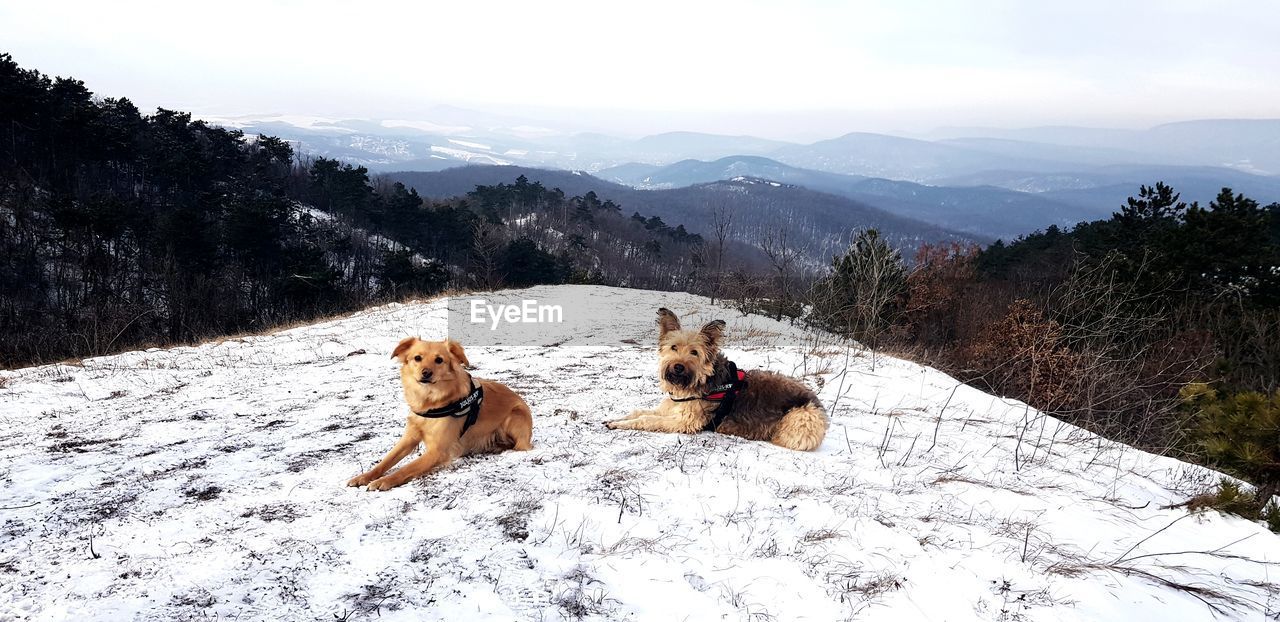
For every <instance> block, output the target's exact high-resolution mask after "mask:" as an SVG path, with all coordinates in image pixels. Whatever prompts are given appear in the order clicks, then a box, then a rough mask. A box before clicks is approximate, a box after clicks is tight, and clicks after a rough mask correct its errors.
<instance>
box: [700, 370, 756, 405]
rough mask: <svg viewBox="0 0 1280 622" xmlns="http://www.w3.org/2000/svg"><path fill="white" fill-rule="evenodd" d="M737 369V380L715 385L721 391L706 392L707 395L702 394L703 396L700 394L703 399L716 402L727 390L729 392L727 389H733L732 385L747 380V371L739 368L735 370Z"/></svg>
mask: <svg viewBox="0 0 1280 622" xmlns="http://www.w3.org/2000/svg"><path fill="white" fill-rule="evenodd" d="M737 371H738V380H737V382H731V383H729V384H728V385H721V386H718V387H716V388H717V389H722V390H721V391H718V392H716V393H709V394H707V395H704V396H702V399H704V400H708V401H711V402H718V401H720V400H722V399H724V396H725V395H726V394H728V392H729V391H731V390H733V389H734V387H736V386H738V385H740V384H742V383H744V382H746V380H747V372H745V371H742V370H741V369H739V370H737Z"/></svg>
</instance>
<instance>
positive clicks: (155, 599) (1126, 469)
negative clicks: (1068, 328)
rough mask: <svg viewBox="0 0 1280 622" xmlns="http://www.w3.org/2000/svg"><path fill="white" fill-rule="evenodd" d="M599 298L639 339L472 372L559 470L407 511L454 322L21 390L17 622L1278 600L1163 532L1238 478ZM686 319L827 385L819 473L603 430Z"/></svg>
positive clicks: (1264, 534) (112, 365)
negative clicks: (397, 466)
mask: <svg viewBox="0 0 1280 622" xmlns="http://www.w3.org/2000/svg"><path fill="white" fill-rule="evenodd" d="M550 289H552V288H535V289H533V290H526V291H523V292H515V293H511V292H508V293H504V295H506V296H511V297H517V296H523V297H528V298H538V297H539V296H547V295H549V294H551V293H552V292H551V291H549V290H550ZM555 293H557V294H560V295H564V294H565V292H564V291H557V292H555ZM573 293H574V294H576V295H578V296H580V299H582V300H584V301H590V302H589V304H591V305H595V306H596V307H597V308H598V309H599V314H598V317H599V320H598V325H597V326H595V327H593V328H592V332H595V331H599V332H607V333H611V334H614V335H616V338H617V343H616V344H614V345H612V346H607V347H606V346H579V345H575V344H574V342H573V340H570V341H569V342H566V343H563V344H560V345H554V346H553V345H548V346H546V347H540V348H515V347H493V348H480V347H472V348H469V351H468V352H469V354H470V358H471V360H472V361H473V362H474V363H475V364H476V365H477V366H478V367H479V368H480V369H479V371H478V372H477V375H480V376H482V377H488V378H494V379H499V380H502V381H504V382H507V383H508V384H510V385H511V386H512V387H514V388H516V389H517V390H519V391H521V392H522V393H523V394H524V395H525V397H526V398H527V399H528V401H529V402H530V404H531V405H532V406H533V410H534V418H535V428H534V444H535V446H536V447H535V449H534V450H533V451H530V452H526V453H511V452H508V453H505V454H500V455H496V456H486V457H477V458H467V459H463V460H462V461H460V462H458V463H456V464H455V465H454V466H453V467H451V468H449V469H447V470H444V471H441V472H439V473H437V474H435V475H432V476H430V477H428V478H426V479H424V480H420V481H417V482H412V483H410V484H408V485H406V486H404V487H401V488H398V489H395V490H393V491H390V492H385V493H371V492H366V491H364V490H358V489H353V488H346V487H344V486H343V483H344V482H345V481H346V479H347V478H349V477H351V476H353V475H356V474H357V473H359V472H360V471H361V470H362V469H363V468H365V467H367V466H369V465H370V464H372V463H373V462H374V461H376V460H377V459H378V458H380V457H381V455H382V453H383V452H384V451H386V450H387V449H388V448H389V447H390V446H391V444H392V442H393V441H394V440H395V439H396V438H397V436H398V435H399V432H400V430H401V427H402V425H403V417H404V416H405V415H406V408H405V406H404V404H403V403H402V401H401V398H400V395H399V385H398V382H397V377H396V373H395V366H394V364H393V362H392V361H391V360H390V359H389V358H388V355H389V352H390V350H391V348H392V347H393V346H394V344H395V342H396V341H397V340H399V339H400V338H402V337H404V336H406V335H414V334H420V335H422V336H424V337H427V338H438V337H441V336H442V335H443V334H444V331H445V316H444V313H445V307H444V305H443V303H442V302H440V301H436V302H431V303H414V304H404V305H398V304H397V305H389V306H385V307H379V308H375V309H370V310H366V311H364V312H360V313H356V314H354V315H351V316H349V317H345V318H342V319H338V320H333V321H327V322H323V323H319V324H316V325H312V326H306V327H301V328H296V329H292V330H287V331H283V332H280V333H276V334H273V335H267V336H255V337H246V338H242V339H231V340H227V341H224V342H221V343H212V344H207V345H202V346H199V347H189V348H175V349H170V350H151V351H147V352H135V353H127V354H122V355H118V356H110V357H103V358H97V359H90V360H86V361H84V362H83V363H82V364H78V365H55V366H46V367H39V368H31V369H25V370H19V371H15V372H0V374H2V375H0V383H3V388H0V491H2V500H0V506H2V507H3V508H4V509H3V510H0V520H3V529H2V530H0V619H35V620H60V619H150V620H170V619H191V618H200V619H213V618H218V619H226V618H230V619H239V620H268V619H297V620H342V619H345V620H365V619H379V620H559V619H578V618H584V617H585V618H588V619H619V620H844V619H856V620H936V621H942V620H949V621H961V620H1099V619H1116V620H1122V619H1123V620H1138V619H1159V620H1162V621H1173V620H1207V619H1215V618H1220V619H1250V620H1260V619H1264V617H1266V616H1273V615H1275V612H1276V611H1277V609H1280V603H1277V602H1275V596H1276V591H1275V589H1276V588H1275V587H1274V586H1273V585H1271V584H1270V582H1269V572H1270V570H1269V565H1270V564H1271V563H1274V562H1276V561H1280V540H1277V538H1276V537H1275V536H1274V535H1272V534H1271V533H1270V532H1268V531H1266V530H1265V529H1264V528H1263V527H1261V526H1259V525H1256V524H1253V523H1249V522H1247V521H1244V520H1241V519H1238V518H1231V517H1224V516H1222V515H1219V514H1216V513H1208V514H1197V515H1188V514H1186V513H1185V512H1184V511H1181V510H1162V509H1159V508H1160V507H1161V506H1162V505H1166V504H1171V503H1177V502H1180V501H1182V500H1184V499H1185V498H1186V496H1188V495H1189V494H1191V493H1194V492H1198V491H1199V490H1201V489H1202V488H1203V487H1204V486H1205V485H1207V483H1209V482H1211V481H1214V480H1215V478H1216V477H1217V476H1216V474H1214V473H1212V472H1210V471H1207V470H1204V469H1200V468H1197V467H1193V466H1189V465H1186V464H1183V463H1180V462H1177V461H1174V460H1171V459H1166V458H1160V457H1156V456H1152V455H1149V454H1145V453H1142V452H1139V451H1135V450H1133V449H1130V448H1127V447H1124V446H1120V445H1116V444H1113V443H1109V442H1106V441H1103V440H1100V439H1098V438H1096V437H1093V436H1092V435H1090V434H1087V433H1085V432H1083V431H1080V430H1078V429H1075V428H1072V427H1070V426H1067V425H1063V424H1061V423H1059V422H1057V421H1056V420H1053V419H1051V418H1047V417H1043V416H1039V415H1037V413H1035V411H1032V410H1029V409H1028V408H1026V407H1025V406H1024V405H1022V404H1020V403H1013V402H1007V401H1003V400H1001V399H998V398H995V397H992V396H990V395H987V394H984V393H982V392H980V391H977V390H974V389H971V388H968V387H964V386H959V387H957V385H956V383H955V382H954V381H953V380H952V379H951V378H949V377H948V376H946V375H944V374H942V373H939V372H937V371H934V370H931V369H927V368H924V367H921V366H918V365H915V364H912V363H908V362H904V361H900V360H896V359H892V358H887V357H883V356H878V357H875V358H872V357H869V356H867V355H864V354H862V353H859V352H856V351H853V352H851V351H849V350H846V349H844V348H842V347H839V346H837V345H834V344H832V343H829V342H827V341H826V340H825V339H824V338H823V337H822V336H821V335H812V334H806V333H803V332H802V331H800V330H798V329H793V328H791V327H788V326H785V325H782V324H776V323H774V322H772V321H770V320H767V319H764V318H759V317H755V316H749V317H744V316H741V315H740V314H737V313H735V312H732V311H729V310H726V309H723V308H713V307H711V306H709V305H708V304H707V302H706V301H705V300H704V299H701V298H698V297H694V296H689V295H683V294H661V293H657V292H644V291H635V290H620V289H610V288H585V287H584V288H579V289H577V290H575V291H574V292H573ZM584 304H588V303H584ZM659 305H666V306H668V307H670V308H672V309H674V310H675V311H676V312H677V313H679V314H681V315H682V316H684V315H685V314H686V313H696V315H695V316H694V317H695V318H700V319H702V320H705V319H710V318H711V317H712V316H718V317H722V318H724V319H726V320H727V321H728V322H729V329H730V332H729V336H728V342H727V344H726V351H727V353H728V354H729V355H730V356H731V357H732V358H733V359H734V360H735V361H736V362H737V363H738V364H739V365H740V366H747V367H764V368H769V369H774V370H778V371H783V372H786V373H790V374H794V375H796V376H800V377H803V378H804V379H805V380H806V381H807V382H809V383H811V384H813V385H814V386H815V387H820V388H821V395H822V397H823V399H824V401H825V402H826V403H827V405H828V406H829V407H830V408H831V410H832V411H833V422H832V427H831V430H830V433H829V435H828V437H827V440H826V442H825V443H824V444H823V446H822V447H821V448H820V450H819V451H818V452H816V453H813V454H802V453H796V452H792V451H788V450H785V449H781V448H778V447H774V446H771V445H768V444H765V443H758V442H746V441H742V440H740V439H735V438H730V437H726V436H720V435H713V434H702V435H698V436H693V437H689V436H679V435H660V434H651V433H642V432H610V431H608V430H606V429H605V428H604V427H603V426H601V425H600V424H601V422H602V421H604V420H606V419H608V418H613V417H615V416H617V415H619V414H622V413H625V412H627V411H629V410H630V409H632V408H635V407H639V406H648V405H652V404H655V403H656V402H657V401H658V399H659V397H660V393H659V391H658V389H657V388H656V386H655V384H654V378H653V374H654V370H655V368H656V366H655V361H654V348H653V342H654V339H655V337H656V335H655V330H654V328H653V312H654V309H655V308H656V307H657V306H659ZM693 323H694V320H686V325H689V324H693ZM360 351H363V352H364V353H358V354H352V353H355V352H360ZM842 393H843V395H841V394H842ZM1171 584H1179V585H1184V586H1190V587H1193V588H1194V589H1196V590H1197V591H1196V592H1195V593H1190V592H1188V591H1185V590H1182V589H1178V588H1177V587H1174V586H1172V585H1171Z"/></svg>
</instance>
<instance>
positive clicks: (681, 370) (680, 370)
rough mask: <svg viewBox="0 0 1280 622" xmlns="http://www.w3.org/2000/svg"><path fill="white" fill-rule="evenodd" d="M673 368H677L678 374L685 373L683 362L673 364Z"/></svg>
mask: <svg viewBox="0 0 1280 622" xmlns="http://www.w3.org/2000/svg"><path fill="white" fill-rule="evenodd" d="M671 369H673V370H675V372H676V373H677V374H683V373H684V365H681V364H679V363H676V364H675V365H672V366H671Z"/></svg>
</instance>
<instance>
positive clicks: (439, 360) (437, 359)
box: [436, 356, 444, 365]
mask: <svg viewBox="0 0 1280 622" xmlns="http://www.w3.org/2000/svg"><path fill="white" fill-rule="evenodd" d="M443 362H444V359H443V358H441V357H439V356H437V357H436V365H439V364H441V363H443Z"/></svg>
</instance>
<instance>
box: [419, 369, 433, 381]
mask: <svg viewBox="0 0 1280 622" xmlns="http://www.w3.org/2000/svg"><path fill="white" fill-rule="evenodd" d="M433 375H435V373H434V372H432V371H431V370H430V369H424V370H422V379H423V380H430V379H431V376H433Z"/></svg>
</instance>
